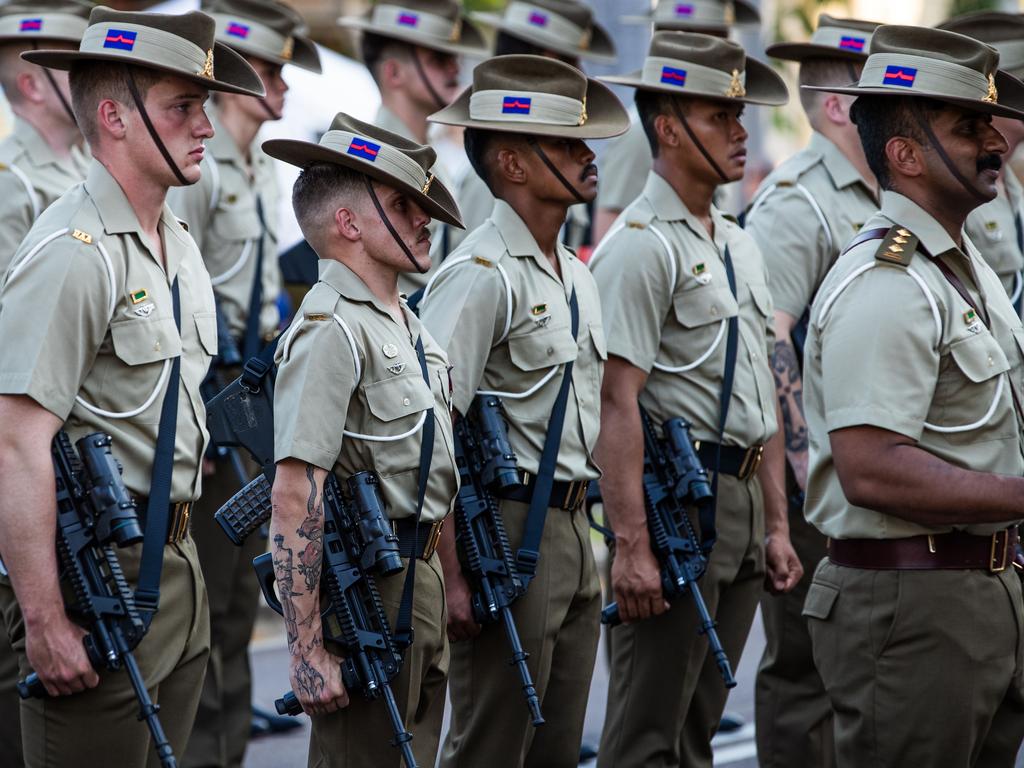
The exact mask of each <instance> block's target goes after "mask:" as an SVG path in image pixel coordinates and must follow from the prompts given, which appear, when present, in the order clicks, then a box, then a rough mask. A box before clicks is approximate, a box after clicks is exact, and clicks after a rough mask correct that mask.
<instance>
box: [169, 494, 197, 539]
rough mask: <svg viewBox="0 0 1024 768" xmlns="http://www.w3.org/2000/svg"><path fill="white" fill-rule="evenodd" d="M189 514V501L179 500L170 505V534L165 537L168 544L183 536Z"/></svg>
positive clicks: (190, 513)
mask: <svg viewBox="0 0 1024 768" xmlns="http://www.w3.org/2000/svg"><path fill="white" fill-rule="evenodd" d="M191 515H192V502H191V501H179V502H177V503H176V504H173V505H171V525H170V536H169V537H168V539H167V542H168V543H169V544H176V543H177V542H179V541H181V540H182V539H184V538H185V535H186V534H187V533H188V520H189V517H190V516H191Z"/></svg>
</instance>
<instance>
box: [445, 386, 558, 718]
mask: <svg viewBox="0 0 1024 768" xmlns="http://www.w3.org/2000/svg"><path fill="white" fill-rule="evenodd" d="M455 461H456V463H457V464H458V467H459V478H460V480H461V487H460V489H459V495H458V499H457V500H456V502H455V526H456V529H455V530H456V543H457V545H458V546H459V548H460V550H461V552H462V555H463V563H462V568H463V572H464V573H465V574H466V575H467V576H468V577H469V581H470V584H471V585H472V587H473V595H472V602H471V605H472V609H473V619H474V621H476V622H477V623H478V624H491V623H494V622H496V621H501V622H502V624H503V625H504V627H505V634H506V636H507V637H508V642H509V645H510V646H511V647H512V660H511V662H510V663H511V664H512V665H513V666H515V667H516V668H517V671H518V672H519V679H520V681H521V682H522V686H523V695H524V696H525V697H526V706H527V707H528V708H529V710H530V715H531V716H532V718H533V725H534V727H536V726H538V725H542V724H543V723H544V717H543V716H542V715H541V712H540V700H539V699H538V698H537V689H536V688H534V685H533V678H532V677H531V676H530V670H529V668H528V667H527V666H526V660H527V659H528V658H529V657H530V655H529V654H528V653H527V652H526V651H524V650H523V644H522V642H521V641H520V639H519V632H518V630H517V629H516V623H515V619H513V618H512V610H511V607H512V603H513V602H515V601H516V599H518V598H519V597H520V596H522V595H524V594H525V593H526V586H525V585H524V584H523V581H522V579H521V578H520V577H519V572H518V571H517V570H516V566H515V557H514V553H513V551H512V547H511V545H510V544H509V541H508V534H507V533H506V532H505V523H504V521H503V520H502V517H501V512H500V510H499V509H498V503H497V502H496V501H495V500H494V496H493V495H492V493H491V492H492V491H495V490H500V489H501V488H507V487H508V486H511V485H518V484H519V483H520V480H519V473H518V471H517V469H516V455H515V453H513V451H512V446H511V445H510V444H509V442H508V435H507V433H506V428H505V420H504V418H503V417H502V415H501V400H499V399H498V398H497V397H494V396H492V395H478V396H477V398H476V400H474V402H473V406H472V408H471V409H470V413H469V415H467V417H466V418H461V419H459V420H458V421H457V422H456V423H455Z"/></svg>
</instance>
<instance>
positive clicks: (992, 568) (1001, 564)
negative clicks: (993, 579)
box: [988, 529, 1010, 573]
mask: <svg viewBox="0 0 1024 768" xmlns="http://www.w3.org/2000/svg"><path fill="white" fill-rule="evenodd" d="M1000 535H1002V537H1003V543H1002V546H1000V545H999V537H1000ZM1009 543H1010V532H1009V530H1006V529H1004V530H1002V531H996V532H995V533H993V534H992V550H991V552H990V553H989V556H988V570H989V572H990V573H1002V572H1003V571H1005V570H1006V565H1007V560H1008V557H1009V556H1008V553H1009V550H1010V547H1009V546H1008V545H1009ZM997 550H1001V552H1000V553H999V558H998V565H997V564H996V551H997Z"/></svg>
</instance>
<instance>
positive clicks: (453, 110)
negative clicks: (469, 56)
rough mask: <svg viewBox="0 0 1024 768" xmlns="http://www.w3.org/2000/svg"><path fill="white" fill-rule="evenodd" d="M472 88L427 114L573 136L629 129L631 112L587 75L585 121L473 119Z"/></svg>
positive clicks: (450, 121)
mask: <svg viewBox="0 0 1024 768" xmlns="http://www.w3.org/2000/svg"><path fill="white" fill-rule="evenodd" d="M472 95H473V88H472V87H470V88H466V89H465V90H464V91H463V92H462V93H460V94H459V95H458V97H457V98H456V99H455V101H453V102H452V103H451V104H450V105H449V106H447V107H445V108H444V109H442V110H441V111H440V112H435V113H434V114H432V115H431V116H430V117H428V118H427V120H429V121H430V122H432V123H442V124H444V125H460V126H462V127H464V128H479V129H480V130H482V131H503V132H506V133H525V134H527V135H530V136H552V137H558V138H570V139H610V138H612V137H613V136H618V135H620V134H623V133H625V132H626V131H627V130H629V114H628V113H627V112H626V109H625V108H624V107H623V106H622V103H621V102H620V101H619V99H618V97H617V96H616V95H615V94H614V93H612V91H611V89H610V88H609V87H608V86H606V85H604V84H603V83H600V82H598V81H597V80H595V79H594V78H592V77H588V78H587V121H586V122H585V123H584V124H583V125H550V124H544V123H529V122H519V121H511V120H474V119H473V118H472V117H470V115H469V101H470V97H471V96H472Z"/></svg>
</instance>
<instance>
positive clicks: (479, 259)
mask: <svg viewBox="0 0 1024 768" xmlns="http://www.w3.org/2000/svg"><path fill="white" fill-rule="evenodd" d="M473 263H474V264H479V265H480V266H481V267H493V266H494V262H493V261H491V260H489V259H485V258H484V257H483V256H474V257H473Z"/></svg>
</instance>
